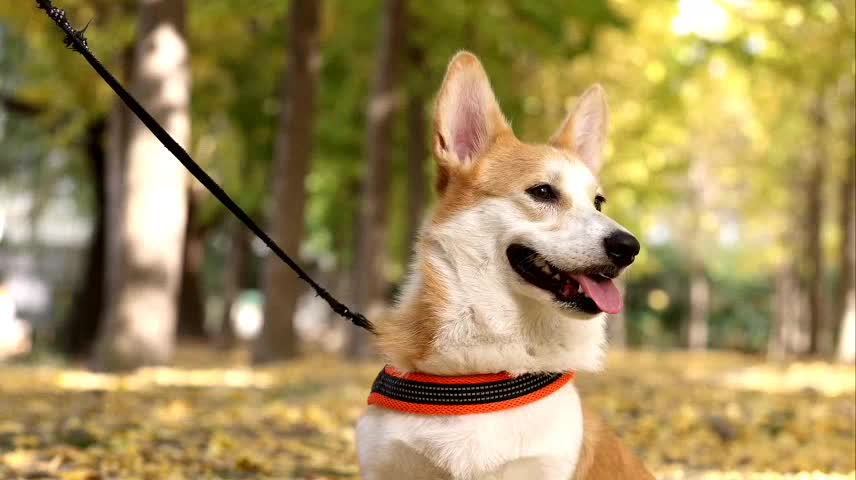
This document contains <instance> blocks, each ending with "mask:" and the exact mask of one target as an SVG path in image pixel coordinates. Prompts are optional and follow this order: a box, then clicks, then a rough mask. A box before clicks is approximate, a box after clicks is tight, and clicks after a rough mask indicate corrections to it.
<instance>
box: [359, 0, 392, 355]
mask: <svg viewBox="0 0 856 480" xmlns="http://www.w3.org/2000/svg"><path fill="white" fill-rule="evenodd" d="M405 8H406V0H386V1H385V2H384V7H383V19H382V20H381V22H382V23H381V32H380V37H379V42H378V46H377V52H378V53H377V59H376V62H377V63H376V64H375V76H374V85H373V87H372V93H371V98H370V99H369V105H368V111H367V126H366V130H367V131H366V144H365V151H366V170H365V173H364V176H363V183H362V193H361V196H360V201H361V204H360V217H359V223H358V235H359V237H358V240H357V245H358V246H357V257H356V261H355V262H354V281H353V288H354V290H355V293H356V295H355V297H356V308H357V309H358V310H359V311H362V312H363V313H364V314H367V315H368V316H369V317H371V316H372V314H373V313H376V312H378V310H379V307H382V305H383V303H384V290H385V288H386V275H385V268H384V264H385V262H386V253H387V252H386V247H387V240H388V238H387V237H388V233H389V232H388V231H387V229H388V207H389V205H388V200H389V193H390V183H391V180H392V179H391V163H392V154H393V143H392V142H393V135H392V134H393V125H394V124H393V121H394V117H395V113H396V112H397V111H398V109H399V98H398V80H399V68H400V64H401V62H402V56H403V53H404V40H405V39H404V35H405V20H406V18H405V17H406V10H405ZM366 335H367V334H366V333H364V332H356V333H355V334H354V335H353V336H352V337H351V342H350V346H349V353H350V354H352V355H355V356H364V355H366V354H367V353H368V346H367V341H366V339H367V336H366Z"/></svg>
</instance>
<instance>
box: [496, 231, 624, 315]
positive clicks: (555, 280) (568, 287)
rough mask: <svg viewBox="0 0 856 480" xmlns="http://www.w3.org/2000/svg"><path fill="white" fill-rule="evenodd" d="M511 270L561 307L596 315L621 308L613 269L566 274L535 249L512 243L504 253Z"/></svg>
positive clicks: (614, 311) (618, 310)
mask: <svg viewBox="0 0 856 480" xmlns="http://www.w3.org/2000/svg"><path fill="white" fill-rule="evenodd" d="M505 254H506V256H508V262H509V263H510V264H511V268H512V269H513V270H514V271H515V272H517V274H518V275H520V277H521V278H522V279H523V280H526V282H528V283H530V284H532V285H534V286H536V287H538V288H540V289H542V290H546V291H548V292H550V293H552V294H553V297H554V298H555V299H556V302H557V303H559V305H560V306H562V307H563V308H567V309H571V310H579V311H581V312H585V313H590V314H597V313H600V312H606V313H611V314H615V313H619V312H621V310H622V309H623V308H624V302H623V300H622V298H621V293H620V292H619V291H618V288H617V287H616V286H615V283H613V281H612V278H613V277H614V276H615V274H616V273H617V272H615V270H614V269H613V268H604V269H602V271H587V272H585V273H577V272H568V271H565V270H562V269H560V268H558V267H556V266H555V265H553V264H551V263H550V262H548V261H547V259H545V258H544V257H543V256H541V255H540V254H539V253H538V252H536V251H535V250H532V249H531V248H528V247H524V246H523V245H519V244H513V245H511V246H509V247H508V249H507V250H506V252H505Z"/></svg>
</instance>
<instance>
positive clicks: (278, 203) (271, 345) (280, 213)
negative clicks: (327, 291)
mask: <svg viewBox="0 0 856 480" xmlns="http://www.w3.org/2000/svg"><path fill="white" fill-rule="evenodd" d="M320 3H321V2H320V1H317V0H292V2H291V4H290V11H289V14H288V16H289V38H288V42H289V51H288V67H287V71H286V75H285V76H284V80H283V90H282V97H281V108H282V110H281V116H280V127H279V133H278V136H277V143H276V151H275V154H274V155H275V158H274V162H275V166H274V186H273V198H274V202H273V203H274V208H273V211H272V222H271V224H272V233H273V238H274V239H275V240H276V241H277V242H278V243H279V244H280V246H282V247H283V248H284V249H285V251H287V252H291V253H293V254H297V253H298V252H299V249H300V243H301V240H302V239H303V228H304V227H303V226H304V206H305V202H306V175H307V173H308V171H309V166H310V161H311V158H312V140H313V132H314V120H315V96H316V88H317V84H318V80H319V75H320V67H321V62H320V52H319V30H320V9H321V5H320ZM266 263H267V264H266V266H265V267H266V273H265V275H266V276H265V283H264V290H265V306H264V326H263V327H262V332H261V335H260V336H259V337H258V339H257V341H256V344H255V346H254V350H253V360H254V361H255V362H269V361H275V360H283V359H287V358H292V357H295V356H297V355H298V354H299V349H298V342H297V336H296V333H295V331H294V310H295V306H296V305H297V299H298V298H299V296H300V293H301V292H302V291H303V288H301V287H302V285H301V284H300V282H299V279H298V278H297V276H296V275H295V274H294V272H292V271H291V270H290V269H289V268H288V267H287V266H286V265H285V264H283V263H282V261H281V260H280V259H279V258H277V257H276V256H274V255H269V256H268V257H267V259H266Z"/></svg>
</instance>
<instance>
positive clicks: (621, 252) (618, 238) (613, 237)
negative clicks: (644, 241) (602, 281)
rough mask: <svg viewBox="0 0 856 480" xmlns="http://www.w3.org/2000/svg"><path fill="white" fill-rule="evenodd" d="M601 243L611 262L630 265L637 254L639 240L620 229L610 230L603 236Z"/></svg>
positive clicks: (622, 265)
mask: <svg viewBox="0 0 856 480" xmlns="http://www.w3.org/2000/svg"><path fill="white" fill-rule="evenodd" d="M603 245H604V246H605V247H606V254H607V256H609V258H610V260H612V263H614V264H616V265H618V266H619V267H626V266H628V265H630V264H631V263H633V260H634V259H635V258H636V255H637V254H639V241H638V240H636V237H634V236H633V235H631V234H629V233H627V232H624V231H621V230H618V231H615V232H612V233H611V234H610V235H609V236H608V237H606V238H604V239H603Z"/></svg>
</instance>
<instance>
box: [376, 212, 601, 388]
mask: <svg viewBox="0 0 856 480" xmlns="http://www.w3.org/2000/svg"><path fill="white" fill-rule="evenodd" d="M466 227H467V226H466V225H450V226H446V227H436V226H435V227H434V228H430V229H426V230H424V231H423V235H422V237H421V239H420V242H419V244H418V245H417V251H416V258H415V259H414V263H413V267H412V269H411V273H410V277H409V280H408V282H407V284H406V285H405V288H404V290H403V293H402V296H401V299H400V302H399V305H398V307H397V308H396V310H395V312H394V313H393V315H392V316H391V317H390V318H389V320H388V323H387V325H386V328H384V326H382V328H381V332H380V342H379V345H380V348H381V351H382V353H384V354H385V355H386V357H387V360H388V361H389V362H390V364H392V365H393V366H394V367H396V368H397V369H399V370H402V371H417V372H423V373H429V374H434V375H472V374H482V373H496V372H508V373H511V374H513V375H519V374H523V373H538V372H566V371H597V370H600V369H601V368H602V364H603V360H604V352H605V347H606V331H605V325H606V324H605V315H600V316H597V317H595V318H593V319H574V318H571V317H569V316H566V315H563V314H562V313H560V312H559V311H558V310H557V309H556V308H555V307H553V306H552V305H545V304H543V303H542V302H540V301H537V300H535V299H533V298H529V297H525V296H521V295H515V294H512V293H511V292H510V290H509V288H508V286H507V283H506V282H508V281H509V279H508V278H507V276H508V275H509V272H508V270H507V269H504V268H502V267H504V264H503V263H501V262H506V261H507V260H506V259H505V254H504V251H503V250H502V249H501V248H500V249H497V248H496V246H495V245H493V243H495V242H496V241H495V239H493V238H489V237H488V235H487V234H482V233H480V232H484V231H485V229H479V228H466ZM462 228H464V229H463V230H462ZM461 231H464V232H466V235H460V234H459V233H458V232H461ZM384 330H386V331H384ZM385 335H386V336H387V338H384V336H385ZM414 343H415V344H419V345H421V346H420V347H418V348H412V347H413V344H414Z"/></svg>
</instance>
